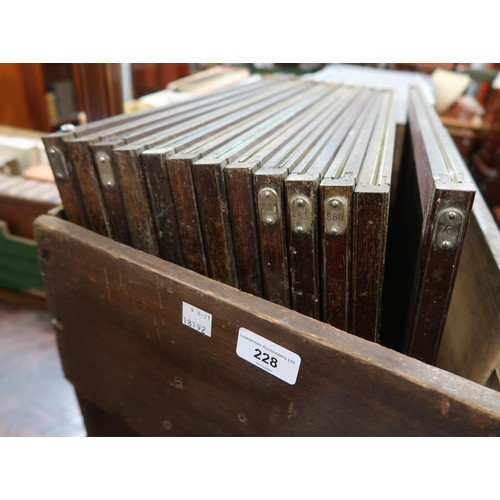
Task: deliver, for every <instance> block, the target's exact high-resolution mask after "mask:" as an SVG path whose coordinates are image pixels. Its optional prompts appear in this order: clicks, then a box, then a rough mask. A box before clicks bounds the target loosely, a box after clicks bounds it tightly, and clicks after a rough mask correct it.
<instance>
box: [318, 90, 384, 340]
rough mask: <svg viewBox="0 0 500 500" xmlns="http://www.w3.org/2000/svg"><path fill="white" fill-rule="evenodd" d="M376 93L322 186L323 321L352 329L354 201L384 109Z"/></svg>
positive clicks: (332, 164) (320, 220)
mask: <svg viewBox="0 0 500 500" xmlns="http://www.w3.org/2000/svg"><path fill="white" fill-rule="evenodd" d="M380 98H381V96H380V92H374V95H373V97H372V99H371V100H370V103H369V105H367V106H366V107H365V109H364V111H363V112H362V113H361V115H360V116H359V117H358V118H357V120H356V123H355V124H354V125H353V127H352V128H351V130H350V131H349V133H348V135H347V137H346V139H345V141H344V143H343V144H342V146H341V148H340V149H339V151H338V153H337V154H336V155H335V158H334V159H333V161H332V162H331V164H330V165H329V167H328V170H327V171H326V173H325V176H324V178H323V180H322V181H321V184H320V192H319V224H320V242H321V275H322V276H324V277H325V276H327V277H328V279H322V280H321V287H322V288H321V299H322V314H323V321H325V322H326V323H328V324H330V325H332V326H335V327H337V328H340V329H341V330H345V331H348V332H350V330H351V274H352V269H351V263H352V255H351V244H352V243H351V242H352V232H353V226H354V220H353V214H352V198H353V194H354V188H355V187H356V181H357V177H358V173H359V171H360V169H361V166H362V164H363V160H364V158H365V154H366V150H367V148H368V144H369V142H370V138H371V135H372V130H373V127H374V125H375V122H376V119H377V116H378V114H379V110H380V104H381V103H380Z"/></svg>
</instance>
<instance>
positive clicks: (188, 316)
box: [182, 302, 212, 337]
mask: <svg viewBox="0 0 500 500" xmlns="http://www.w3.org/2000/svg"><path fill="white" fill-rule="evenodd" d="M182 324H183V325H186V326H188V327H189V328H192V329H193V330H195V331H197V332H198V333H202V334H203V335H206V336H207V337H211V336H212V315H211V314H210V313H207V312H206V311H203V310H202V309H198V308H197V307H195V306H192V305H191V304H188V303H187V302H183V303H182Z"/></svg>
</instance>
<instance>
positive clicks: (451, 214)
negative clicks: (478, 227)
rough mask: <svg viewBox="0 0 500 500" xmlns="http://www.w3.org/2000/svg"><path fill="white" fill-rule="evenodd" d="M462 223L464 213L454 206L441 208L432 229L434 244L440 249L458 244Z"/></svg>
mask: <svg viewBox="0 0 500 500" xmlns="http://www.w3.org/2000/svg"><path fill="white" fill-rule="evenodd" d="M463 225H464V214H463V213H462V212H461V211H460V210H457V209H456V208H446V209H445V210H441V212H439V214H438V217H437V223H436V228H435V229H434V245H435V246H436V247H437V248H439V249H440V250H453V249H454V248H456V246H457V245H458V242H459V241H460V237H461V235H462V230H463Z"/></svg>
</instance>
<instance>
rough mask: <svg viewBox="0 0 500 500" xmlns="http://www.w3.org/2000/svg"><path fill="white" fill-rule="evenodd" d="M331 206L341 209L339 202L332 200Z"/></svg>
mask: <svg viewBox="0 0 500 500" xmlns="http://www.w3.org/2000/svg"><path fill="white" fill-rule="evenodd" d="M330 205H331V206H332V207H333V208H339V205H340V203H339V200H332V201H331V202H330Z"/></svg>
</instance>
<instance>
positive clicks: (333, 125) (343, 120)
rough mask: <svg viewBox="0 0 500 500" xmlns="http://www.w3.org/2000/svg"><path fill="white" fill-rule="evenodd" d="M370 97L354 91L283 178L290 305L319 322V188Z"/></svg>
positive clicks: (367, 92) (359, 91)
mask: <svg viewBox="0 0 500 500" xmlns="http://www.w3.org/2000/svg"><path fill="white" fill-rule="evenodd" d="M370 94H371V92H370V91H368V90H365V89H358V90H356V91H354V92H353V94H352V95H351V98H350V99H349V100H347V101H345V102H343V103H342V105H341V106H339V107H338V109H337V110H336V112H335V113H332V115H331V117H332V119H333V120H332V122H330V123H329V124H328V125H327V127H325V128H324V129H322V130H320V132H321V135H320V136H319V137H318V140H317V141H316V143H315V144H314V145H313V146H312V147H311V148H310V149H309V150H308V151H307V153H306V154H305V155H304V157H303V158H302V159H301V160H300V161H299V162H298V163H297V164H296V165H295V166H294V167H293V168H292V169H291V170H290V174H289V175H288V177H287V178H286V179H285V198H286V217H287V221H288V227H287V242H288V261H289V273H290V295H291V305H292V309H294V310H295V311H298V312H300V313H302V314H305V315H307V316H310V317H312V318H316V319H321V293H320V292H321V276H320V267H321V265H320V244H319V222H318V219H319V213H318V198H319V186H320V183H321V181H322V179H323V176H324V174H325V172H326V170H327V169H328V166H329V164H330V162H331V161H332V159H333V157H334V156H335V154H336V153H337V151H338V150H339V148H340V147H341V145H342V143H343V141H344V139H345V138H346V135H347V133H348V132H349V129H350V128H351V126H352V125H353V123H354V122H355V120H356V118H357V116H358V115H359V113H360V112H361V110H362V108H363V107H364V106H366V105H367V102H368V100H369V97H370Z"/></svg>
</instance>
